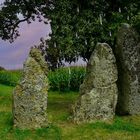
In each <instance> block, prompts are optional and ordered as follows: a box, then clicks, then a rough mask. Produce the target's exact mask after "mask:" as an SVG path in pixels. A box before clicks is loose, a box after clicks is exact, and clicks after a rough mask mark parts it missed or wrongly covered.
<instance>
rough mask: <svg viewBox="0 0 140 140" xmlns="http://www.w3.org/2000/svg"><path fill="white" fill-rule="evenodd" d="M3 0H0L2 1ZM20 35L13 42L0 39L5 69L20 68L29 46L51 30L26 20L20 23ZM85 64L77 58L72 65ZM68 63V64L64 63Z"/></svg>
mask: <svg viewBox="0 0 140 140" xmlns="http://www.w3.org/2000/svg"><path fill="white" fill-rule="evenodd" d="M3 1H4V0H0V3H2V2H3ZM19 31H20V37H18V38H17V39H16V40H15V41H14V43H9V41H3V40H1V39H0V66H2V67H4V68H5V69H21V68H23V63H24V61H25V60H26V58H27V56H28V53H29V51H30V47H32V46H34V45H37V44H39V42H40V38H41V37H44V38H46V37H48V34H49V33H50V32H51V28H50V25H49V24H48V25H46V24H44V23H43V22H38V21H35V22H32V23H31V24H27V23H26V22H24V23H21V24H20V28H19ZM81 64H82V65H85V64H86V63H85V62H83V61H82V59H79V61H78V62H77V63H72V65H81ZM66 65H69V64H66Z"/></svg>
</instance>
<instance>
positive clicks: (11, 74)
mask: <svg viewBox="0 0 140 140" xmlns="http://www.w3.org/2000/svg"><path fill="white" fill-rule="evenodd" d="M20 77H21V72H20V71H0V83H1V84H4V85H8V86H16V84H17V83H18V81H19V79H20Z"/></svg>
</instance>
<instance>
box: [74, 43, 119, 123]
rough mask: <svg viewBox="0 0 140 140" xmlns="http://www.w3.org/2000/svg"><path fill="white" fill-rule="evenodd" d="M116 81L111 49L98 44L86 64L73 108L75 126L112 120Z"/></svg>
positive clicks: (115, 97)
mask: <svg viewBox="0 0 140 140" xmlns="http://www.w3.org/2000/svg"><path fill="white" fill-rule="evenodd" d="M117 78H118V77H117V68H116V59H115V57H114V55H113V52H112V49H111V47H110V46H109V45H108V44H106V43H98V44H97V46H96V47H95V50H94V52H93V53H92V55H91V57H90V60H89V62H88V65H87V74H86V77H85V79H84V81H83V84H82V85H81V86H80V97H79V99H78V101H77V102H76V104H75V106H74V107H73V119H74V122H76V123H80V122H93V121H95V120H103V121H104V120H111V119H112V118H113V117H114V114H115V107H116V103H117V95H118V90H117V86H116V81H117Z"/></svg>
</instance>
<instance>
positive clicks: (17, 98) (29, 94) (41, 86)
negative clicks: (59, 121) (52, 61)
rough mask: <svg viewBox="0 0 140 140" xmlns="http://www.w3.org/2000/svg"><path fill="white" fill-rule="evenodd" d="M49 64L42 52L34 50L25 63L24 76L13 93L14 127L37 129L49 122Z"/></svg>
mask: <svg viewBox="0 0 140 140" xmlns="http://www.w3.org/2000/svg"><path fill="white" fill-rule="evenodd" d="M47 73H48V69H47V64H46V62H45V60H44V59H43V57H42V55H41V52H40V51H39V50H38V49H37V48H32V49H31V51H30V53H29V57H28V58H27V60H26V61H25V63H24V68H23V76H22V79H21V81H20V83H19V84H18V85H17V86H16V88H15V90H14V93H13V119H14V126H15V127H18V128H21V129H35V128H40V127H45V126H47V125H48V121H47V113H46V109H47V90H48V81H47Z"/></svg>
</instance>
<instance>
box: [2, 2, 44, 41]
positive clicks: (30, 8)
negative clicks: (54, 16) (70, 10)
mask: <svg viewBox="0 0 140 140" xmlns="http://www.w3.org/2000/svg"><path fill="white" fill-rule="evenodd" d="M44 7H46V0H5V2H4V3H3V4H2V5H1V10H0V37H1V38H2V39H3V40H10V42H12V41H14V39H16V38H17V37H18V36H19V31H18V28H19V24H20V23H21V22H24V21H26V22H27V23H30V22H31V21H34V20H35V16H36V17H38V18H39V20H40V17H41V15H44V14H43V12H42V10H43V8H44Z"/></svg>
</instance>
